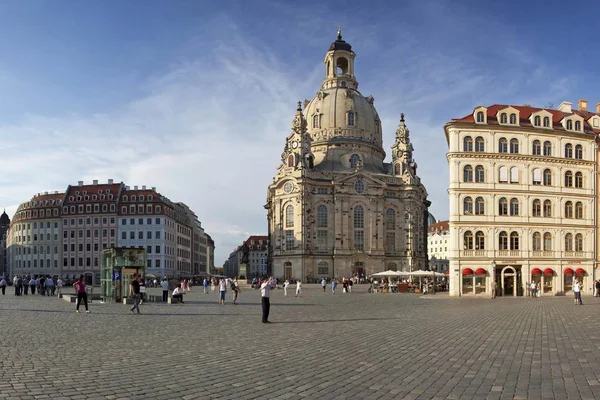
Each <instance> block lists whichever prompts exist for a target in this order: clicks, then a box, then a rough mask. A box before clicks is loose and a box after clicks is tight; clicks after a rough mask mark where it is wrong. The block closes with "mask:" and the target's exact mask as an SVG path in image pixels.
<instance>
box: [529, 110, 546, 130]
mask: <svg viewBox="0 0 600 400" xmlns="http://www.w3.org/2000/svg"><path fill="white" fill-rule="evenodd" d="M529 122H530V123H531V126H533V127H534V128H542V129H552V113H551V112H549V111H547V110H540V111H536V112H533V113H531V115H530V116H529Z"/></svg>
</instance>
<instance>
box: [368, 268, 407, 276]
mask: <svg viewBox="0 0 600 400" xmlns="http://www.w3.org/2000/svg"><path fill="white" fill-rule="evenodd" d="M400 275H403V274H402V273H401V272H398V271H392V270H391V269H390V270H387V271H383V272H377V273H376V274H371V276H400Z"/></svg>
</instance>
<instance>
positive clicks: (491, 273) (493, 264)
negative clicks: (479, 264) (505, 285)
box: [490, 260, 498, 298]
mask: <svg viewBox="0 0 600 400" xmlns="http://www.w3.org/2000/svg"><path fill="white" fill-rule="evenodd" d="M490 267H491V269H492V271H491V272H490V275H491V276H492V277H493V279H492V290H493V292H492V298H495V297H496V288H497V287H498V284H497V283H496V261H494V260H492V263H491V264H490Z"/></svg>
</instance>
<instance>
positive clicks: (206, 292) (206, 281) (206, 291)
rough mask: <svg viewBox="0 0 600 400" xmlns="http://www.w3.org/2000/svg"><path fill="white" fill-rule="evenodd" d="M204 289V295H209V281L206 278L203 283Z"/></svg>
mask: <svg viewBox="0 0 600 400" xmlns="http://www.w3.org/2000/svg"><path fill="white" fill-rule="evenodd" d="M202 287H203V288H204V294H208V279H206V278H204V281H202Z"/></svg>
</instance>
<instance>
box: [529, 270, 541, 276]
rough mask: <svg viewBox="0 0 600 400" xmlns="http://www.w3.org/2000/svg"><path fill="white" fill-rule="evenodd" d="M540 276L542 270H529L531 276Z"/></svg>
mask: <svg viewBox="0 0 600 400" xmlns="http://www.w3.org/2000/svg"><path fill="white" fill-rule="evenodd" d="M541 274H542V270H541V269H539V268H534V269H532V270H531V275H541Z"/></svg>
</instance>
